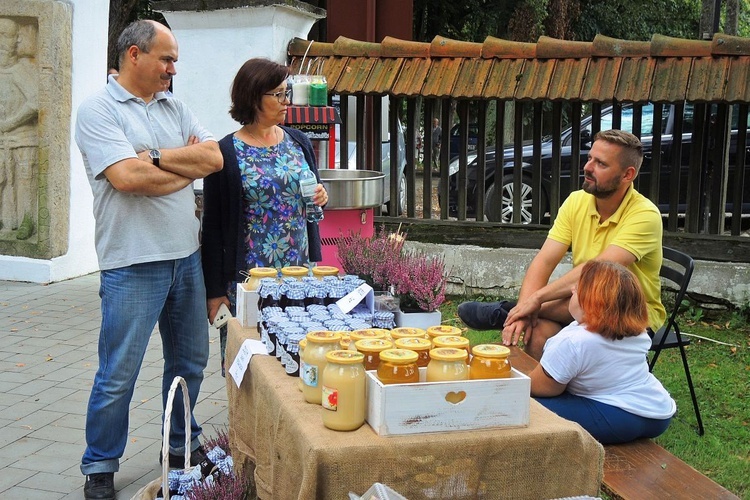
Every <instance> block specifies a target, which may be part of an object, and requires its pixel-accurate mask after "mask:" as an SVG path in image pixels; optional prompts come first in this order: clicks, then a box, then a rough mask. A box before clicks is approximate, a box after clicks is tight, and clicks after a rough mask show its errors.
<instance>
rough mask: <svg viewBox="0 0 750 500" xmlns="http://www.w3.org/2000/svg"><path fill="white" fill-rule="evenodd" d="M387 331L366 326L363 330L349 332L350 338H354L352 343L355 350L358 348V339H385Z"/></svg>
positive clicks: (350, 347) (350, 346)
mask: <svg viewBox="0 0 750 500" xmlns="http://www.w3.org/2000/svg"><path fill="white" fill-rule="evenodd" d="M385 331H387V330H383V331H381V330H380V329H376V328H366V329H363V330H352V332H351V333H350V334H349V338H350V339H351V340H352V344H354V346H355V347H354V348H353V350H355V351H356V350H357V349H356V343H357V341H358V340H365V339H385V333H384V332H385ZM352 344H350V345H349V349H352Z"/></svg>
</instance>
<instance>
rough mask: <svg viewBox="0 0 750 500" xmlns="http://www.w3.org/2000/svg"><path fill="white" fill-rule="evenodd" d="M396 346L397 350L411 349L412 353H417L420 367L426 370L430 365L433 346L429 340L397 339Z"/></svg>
mask: <svg viewBox="0 0 750 500" xmlns="http://www.w3.org/2000/svg"><path fill="white" fill-rule="evenodd" d="M395 344H396V348H397V349H409V350H410V351H414V352H416V353H417V355H418V356H419V357H418V358H417V366H418V367H420V368H425V367H427V365H428V364H429V362H430V349H432V344H430V341H429V340H427V339H424V338H417V337H406V338H402V339H397V340H396V342H395Z"/></svg>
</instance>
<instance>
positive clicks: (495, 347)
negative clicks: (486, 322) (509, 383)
mask: <svg viewBox="0 0 750 500" xmlns="http://www.w3.org/2000/svg"><path fill="white" fill-rule="evenodd" d="M471 351H472V353H473V354H474V357H473V358H471V365H470V366H471V369H470V370H469V378H470V379H471V380H477V379H487V378H509V377H510V361H508V356H509V355H510V349H508V348H507V347H505V346H504V345H499V344H480V345H476V346H474V348H473V349H472V350H471Z"/></svg>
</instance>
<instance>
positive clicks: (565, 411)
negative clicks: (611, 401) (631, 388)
mask: <svg viewBox="0 0 750 500" xmlns="http://www.w3.org/2000/svg"><path fill="white" fill-rule="evenodd" d="M534 399H536V400H537V401H538V402H539V403H540V404H541V405H542V406H544V407H545V408H547V409H548V410H550V411H552V412H554V413H557V414H558V415H560V416H561V417H562V418H564V419H566V420H572V421H573V422H578V424H580V425H581V427H583V428H584V429H586V430H587V431H588V433H589V434H591V435H592V436H594V438H595V439H596V440H597V441H599V442H600V443H602V444H617V443H627V442H630V441H633V440H635V439H638V438H654V437H657V436H659V435H661V434H662V433H663V432H664V431H666V430H667V427H669V422H670V421H671V420H672V419H671V418H667V419H663V420H659V419H653V418H646V417H639V416H638V415H634V414H632V413H630V412H627V411H625V410H623V409H621V408H618V407H616V406H611V405H608V404H604V403H600V402H598V401H594V400H593V399H589V398H584V397H582V396H574V395H573V394H570V393H569V392H567V391H566V392H563V393H562V394H560V395H559V396H555V397H551V398H534Z"/></svg>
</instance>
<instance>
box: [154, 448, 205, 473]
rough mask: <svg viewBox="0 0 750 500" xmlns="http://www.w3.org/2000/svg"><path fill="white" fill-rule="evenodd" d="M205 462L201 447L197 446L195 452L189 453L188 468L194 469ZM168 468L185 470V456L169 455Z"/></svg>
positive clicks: (160, 460) (160, 457) (203, 451)
mask: <svg viewBox="0 0 750 500" xmlns="http://www.w3.org/2000/svg"><path fill="white" fill-rule="evenodd" d="M162 460H163V459H162V456H161V452H159V463H161V462H162ZM204 460H206V450H204V449H203V446H199V447H198V448H196V449H195V450H193V451H191V452H190V467H195V466H196V465H198V464H200V463H201V462H203V461H204ZM169 468H170V469H184V468H185V456H184V455H175V454H174V453H170V454H169Z"/></svg>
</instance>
